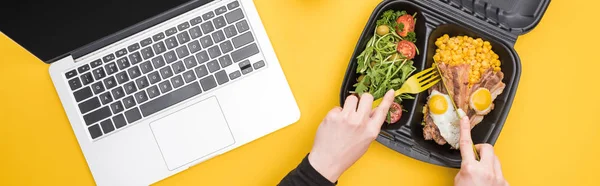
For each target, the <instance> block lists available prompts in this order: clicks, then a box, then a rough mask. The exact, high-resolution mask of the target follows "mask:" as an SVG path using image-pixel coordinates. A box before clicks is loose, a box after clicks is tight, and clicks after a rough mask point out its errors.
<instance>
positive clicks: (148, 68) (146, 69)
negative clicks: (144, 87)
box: [140, 61, 154, 74]
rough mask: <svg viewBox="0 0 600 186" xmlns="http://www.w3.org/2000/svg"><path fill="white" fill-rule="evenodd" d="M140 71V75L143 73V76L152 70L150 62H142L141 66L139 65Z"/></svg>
mask: <svg viewBox="0 0 600 186" xmlns="http://www.w3.org/2000/svg"><path fill="white" fill-rule="evenodd" d="M140 69H141V70H142V73H144V74H145V73H148V72H150V71H152V70H154V68H152V64H151V63H150V61H146V62H143V63H142V64H140Z"/></svg>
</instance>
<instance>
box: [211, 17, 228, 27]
mask: <svg viewBox="0 0 600 186" xmlns="http://www.w3.org/2000/svg"><path fill="white" fill-rule="evenodd" d="M213 22H214V23H215V28H216V29H220V28H223V27H224V26H225V25H227V23H226V22H225V18H223V16H219V17H217V18H215V19H214V20H213Z"/></svg>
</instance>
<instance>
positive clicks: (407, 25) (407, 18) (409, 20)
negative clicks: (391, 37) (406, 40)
mask: <svg viewBox="0 0 600 186" xmlns="http://www.w3.org/2000/svg"><path fill="white" fill-rule="evenodd" d="M396 23H402V24H404V28H403V29H402V30H399V29H398V28H396V33H398V35H400V36H402V37H406V35H408V32H412V31H415V18H413V16H412V15H408V14H407V15H403V16H400V17H398V19H397V20H396Z"/></svg>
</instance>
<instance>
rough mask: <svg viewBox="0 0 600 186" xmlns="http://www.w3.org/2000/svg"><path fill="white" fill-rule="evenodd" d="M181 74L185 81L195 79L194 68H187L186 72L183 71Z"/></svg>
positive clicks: (188, 81)
mask: <svg viewBox="0 0 600 186" xmlns="http://www.w3.org/2000/svg"><path fill="white" fill-rule="evenodd" d="M182 75H183V80H185V83H190V82H192V81H194V80H196V74H194V70H188V71H187V72H184V73H183V74H182Z"/></svg>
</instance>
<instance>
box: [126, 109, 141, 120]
mask: <svg viewBox="0 0 600 186" xmlns="http://www.w3.org/2000/svg"><path fill="white" fill-rule="evenodd" d="M125 118H127V122H128V123H133V122H136V121H137V120H140V119H142V114H140V110H139V109H138V108H133V109H131V110H128V111H127V112H125Z"/></svg>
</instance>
